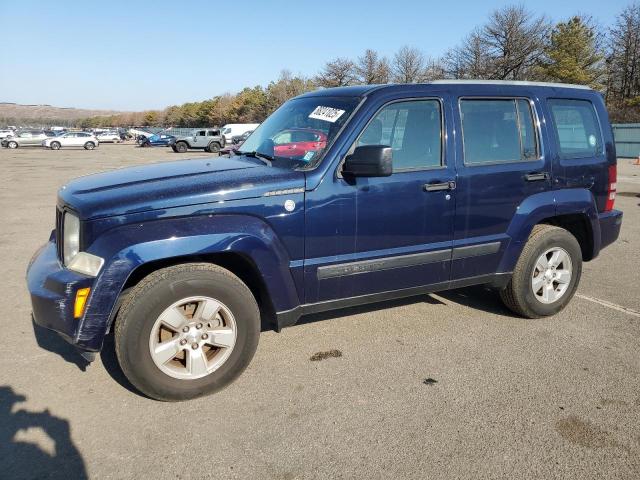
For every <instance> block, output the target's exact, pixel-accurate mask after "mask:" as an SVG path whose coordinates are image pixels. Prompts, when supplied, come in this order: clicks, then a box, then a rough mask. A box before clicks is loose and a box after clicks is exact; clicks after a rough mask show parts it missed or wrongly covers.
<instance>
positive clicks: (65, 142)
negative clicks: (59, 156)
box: [42, 132, 100, 150]
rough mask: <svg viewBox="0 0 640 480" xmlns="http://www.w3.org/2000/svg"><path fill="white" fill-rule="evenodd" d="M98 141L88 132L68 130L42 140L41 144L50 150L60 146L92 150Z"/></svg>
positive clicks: (58, 148)
mask: <svg viewBox="0 0 640 480" xmlns="http://www.w3.org/2000/svg"><path fill="white" fill-rule="evenodd" d="M99 144H100V142H99V141H98V139H97V138H96V137H95V136H94V135H93V134H91V133H89V132H68V133H65V134H63V135H59V136H57V137H53V138H47V139H46V140H44V141H42V146H43V147H46V148H50V149H51V150H60V149H61V148H62V147H84V148H85V149H86V150H93V149H94V148H96V147H97V146H98V145H99Z"/></svg>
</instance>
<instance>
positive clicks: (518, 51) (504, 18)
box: [480, 5, 551, 80]
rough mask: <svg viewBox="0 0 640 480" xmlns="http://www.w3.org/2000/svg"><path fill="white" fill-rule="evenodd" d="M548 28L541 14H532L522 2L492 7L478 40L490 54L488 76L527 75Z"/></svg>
mask: <svg viewBox="0 0 640 480" xmlns="http://www.w3.org/2000/svg"><path fill="white" fill-rule="evenodd" d="M550 28H551V26H550V23H549V21H548V20H547V19H546V18H545V17H544V16H540V17H535V16H534V15H533V14H532V13H531V12H529V11H528V10H526V9H525V7H524V6H523V5H516V6H507V7H504V8H501V9H499V10H496V11H494V12H493V13H492V14H491V17H490V18H489V22H488V23H487V24H486V25H485V26H484V27H483V28H482V29H481V31H480V40H481V42H482V44H483V46H484V47H485V48H486V51H487V52H488V55H489V57H490V58H491V62H490V65H489V68H490V70H489V76H490V78H495V79H501V80H526V79H527V78H529V76H530V75H531V74H532V70H533V67H534V66H535V64H536V63H537V61H538V59H539V58H540V57H541V56H542V55H543V51H544V46H545V44H546V40H547V38H548V35H549V31H550Z"/></svg>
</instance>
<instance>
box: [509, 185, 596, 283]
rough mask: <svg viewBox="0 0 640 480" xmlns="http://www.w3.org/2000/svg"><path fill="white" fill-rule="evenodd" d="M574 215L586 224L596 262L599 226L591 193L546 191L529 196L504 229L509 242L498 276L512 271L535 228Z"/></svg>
mask: <svg viewBox="0 0 640 480" xmlns="http://www.w3.org/2000/svg"><path fill="white" fill-rule="evenodd" d="M575 214H578V215H583V216H584V217H585V218H586V219H587V220H588V222H589V225H590V227H591V235H592V242H593V244H592V245H593V255H592V257H593V258H595V257H596V256H597V255H598V253H599V252H600V222H599V221H598V209H597V207H596V203H595V199H594V198H593V195H592V193H591V192H590V191H589V190H587V189H585V188H568V189H562V190H549V191H547V192H541V193H536V194H534V195H531V196H529V197H527V198H526V199H525V200H524V201H523V202H522V203H521V204H520V205H518V207H517V210H516V213H515V214H514V216H513V218H512V220H511V223H510V224H509V227H508V228H507V235H508V237H509V238H510V239H511V240H510V242H509V245H508V246H507V248H506V250H505V252H504V255H503V256H502V260H501V261H500V265H499V266H498V273H510V272H512V271H513V269H514V268H515V266H516V263H517V261H518V259H519V258H520V254H521V253H522V249H523V248H524V244H525V243H526V242H527V239H528V238H529V235H530V234H531V231H532V230H533V227H534V226H535V225H537V224H538V223H540V222H542V221H544V220H547V219H551V218H554V217H558V216H562V215H575Z"/></svg>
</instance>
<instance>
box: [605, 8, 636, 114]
mask: <svg viewBox="0 0 640 480" xmlns="http://www.w3.org/2000/svg"><path fill="white" fill-rule="evenodd" d="M607 53H608V55H607V70H608V77H609V78H608V82H607V84H608V88H607V95H608V97H609V98H610V99H611V100H613V101H624V100H628V99H633V98H635V97H640V4H638V3H636V4H633V5H629V6H628V7H627V8H625V9H624V10H623V11H622V13H620V14H619V15H618V17H617V19H616V23H615V25H614V26H613V27H612V28H611V30H610V31H609V45H608V52H607Z"/></svg>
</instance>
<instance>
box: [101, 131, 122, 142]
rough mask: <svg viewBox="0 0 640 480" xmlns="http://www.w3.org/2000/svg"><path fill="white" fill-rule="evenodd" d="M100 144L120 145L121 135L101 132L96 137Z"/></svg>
mask: <svg viewBox="0 0 640 480" xmlns="http://www.w3.org/2000/svg"><path fill="white" fill-rule="evenodd" d="M96 138H97V139H98V141H99V142H100V143H120V142H121V141H122V140H121V139H120V134H119V133H118V132H101V133H99V134H98V135H96Z"/></svg>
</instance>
